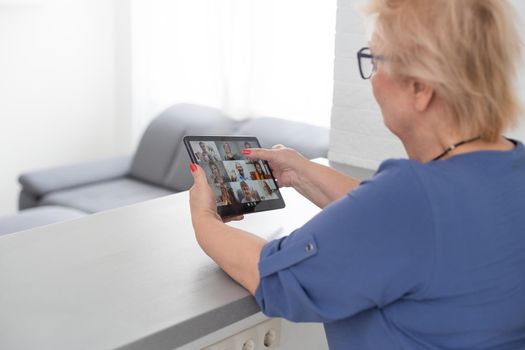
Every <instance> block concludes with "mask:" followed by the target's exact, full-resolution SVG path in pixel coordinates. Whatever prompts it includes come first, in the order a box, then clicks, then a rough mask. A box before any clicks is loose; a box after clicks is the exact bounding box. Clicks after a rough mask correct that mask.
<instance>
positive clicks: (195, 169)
mask: <svg viewBox="0 0 525 350" xmlns="http://www.w3.org/2000/svg"><path fill="white" fill-rule="evenodd" d="M190 172H191V175H192V176H193V183H194V185H196V186H202V184H203V183H204V184H207V183H208V182H207V181H206V173H205V172H204V170H203V169H202V168H201V167H200V166H199V165H197V164H195V163H190Z"/></svg>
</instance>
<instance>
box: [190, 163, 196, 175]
mask: <svg viewBox="0 0 525 350" xmlns="http://www.w3.org/2000/svg"><path fill="white" fill-rule="evenodd" d="M190 170H191V172H192V173H194V172H195V171H196V170H197V166H196V165H195V164H193V163H190Z"/></svg>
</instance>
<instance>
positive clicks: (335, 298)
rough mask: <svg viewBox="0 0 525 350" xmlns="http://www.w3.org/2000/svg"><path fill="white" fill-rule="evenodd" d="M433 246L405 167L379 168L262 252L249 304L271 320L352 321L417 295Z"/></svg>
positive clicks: (414, 181)
mask: <svg viewBox="0 0 525 350" xmlns="http://www.w3.org/2000/svg"><path fill="white" fill-rule="evenodd" d="M434 247H435V242H434V221H433V217H432V210H431V207H430V203H429V201H428V198H427V195H426V192H425V191H424V189H423V187H422V185H421V184H420V182H419V180H418V178H417V176H416V174H415V172H414V170H413V169H412V166H411V164H410V161H399V160H397V161H393V160H391V161H386V162H384V163H383V164H382V165H381V167H380V169H379V170H378V172H377V173H376V175H375V176H374V177H373V178H372V179H371V180H369V181H366V182H363V183H362V184H361V185H360V186H359V187H358V188H356V189H354V190H353V191H352V192H350V193H349V194H348V195H346V196H345V197H344V198H342V199H340V200H338V201H336V202H335V203H332V204H331V205H330V206H328V207H326V208H325V209H324V210H323V211H322V212H321V213H319V214H318V215H317V216H315V217H314V218H313V219H311V220H310V221H309V222H307V223H306V224H305V225H304V226H303V227H301V228H299V229H297V230H295V231H294V232H293V233H292V234H290V235H289V236H287V237H284V238H281V239H278V240H274V241H272V242H269V243H268V244H267V245H266V246H265V247H264V248H263V250H262V252H261V256H260V260H259V272H260V282H259V286H258V288H257V291H256V295H255V297H256V300H257V302H258V304H259V306H260V307H261V309H262V311H263V312H264V313H265V314H266V315H268V316H272V317H284V318H286V319H289V320H292V321H297V322H301V321H303V322H330V321H335V320H339V319H343V318H347V317H351V316H353V315H355V314H357V313H359V312H361V311H363V310H366V309H369V308H375V307H379V308H380V307H384V306H386V305H388V304H389V303H392V302H395V301H396V300H399V299H402V298H411V297H416V296H417V293H420V292H422V291H423V290H424V288H425V286H426V285H427V284H428V282H429V281H428V279H429V278H430V277H429V275H431V273H430V271H431V269H432V268H433V261H434V256H435V248H434Z"/></svg>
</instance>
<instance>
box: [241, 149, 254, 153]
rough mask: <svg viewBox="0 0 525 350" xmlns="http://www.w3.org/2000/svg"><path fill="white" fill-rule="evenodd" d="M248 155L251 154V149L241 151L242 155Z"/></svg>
mask: <svg viewBox="0 0 525 350" xmlns="http://www.w3.org/2000/svg"><path fill="white" fill-rule="evenodd" d="M250 153H252V150H251V149H247V148H245V149H243V150H242V154H250Z"/></svg>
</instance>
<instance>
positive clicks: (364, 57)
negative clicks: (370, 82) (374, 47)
mask: <svg viewBox="0 0 525 350" xmlns="http://www.w3.org/2000/svg"><path fill="white" fill-rule="evenodd" d="M382 59H384V57H383V56H377V55H372V52H370V48H368V47H363V48H362V49H361V50H359V51H358V52H357V63H358V64H359V73H360V74H361V78H363V79H370V77H371V76H372V74H374V73H375V71H376V70H377V61H380V60H382Z"/></svg>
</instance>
